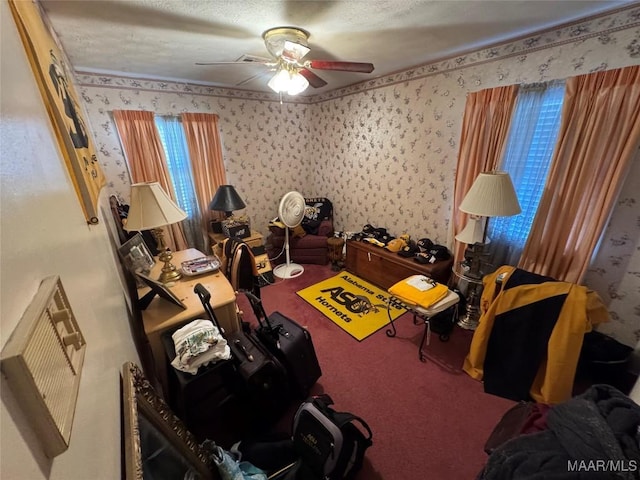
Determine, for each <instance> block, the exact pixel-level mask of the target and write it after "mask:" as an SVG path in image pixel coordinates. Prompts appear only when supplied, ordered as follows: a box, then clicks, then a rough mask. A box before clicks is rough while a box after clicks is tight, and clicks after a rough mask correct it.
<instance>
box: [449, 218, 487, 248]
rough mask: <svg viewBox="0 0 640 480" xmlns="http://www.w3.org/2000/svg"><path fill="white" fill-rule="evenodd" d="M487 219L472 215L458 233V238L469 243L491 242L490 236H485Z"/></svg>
mask: <svg viewBox="0 0 640 480" xmlns="http://www.w3.org/2000/svg"><path fill="white" fill-rule="evenodd" d="M485 221H486V219H485V218H484V217H479V216H476V215H473V216H470V217H469V219H468V220H467V224H466V225H465V227H464V228H463V229H462V231H461V232H460V233H459V234H458V235H456V240H458V241H459V242H462V243H466V244H467V245H473V244H475V243H489V239H488V238H484V239H483V237H484V226H485V225H484V223H485Z"/></svg>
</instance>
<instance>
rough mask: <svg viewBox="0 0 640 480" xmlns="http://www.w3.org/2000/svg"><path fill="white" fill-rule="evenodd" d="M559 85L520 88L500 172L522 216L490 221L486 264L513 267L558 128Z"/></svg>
mask: <svg viewBox="0 0 640 480" xmlns="http://www.w3.org/2000/svg"><path fill="white" fill-rule="evenodd" d="M563 96H564V81H554V82H548V83H543V84H532V85H523V86H521V87H520V90H519V91H518V98H517V100H516V106H515V110H514V113H513V119H512V121H511V127H510V129H509V137H508V140H507V146H506V148H505V153H504V156H503V160H502V164H501V166H500V170H504V171H506V172H509V175H510V176H511V180H512V181H513V185H514V187H515V190H516V194H517V196H518V201H519V202H520V207H521V208H522V212H521V213H520V214H519V215H515V216H512V217H494V218H491V219H489V225H488V228H487V232H488V237H489V238H490V239H491V243H490V245H489V247H490V249H489V250H490V252H491V257H490V258H489V259H488V261H489V263H491V264H493V265H495V266H500V265H514V266H515V265H517V264H518V260H519V259H520V255H521V254H522V250H523V248H524V245H525V242H526V241H527V237H528V236H529V231H530V230H531V225H532V224H533V218H534V217H535V214H536V210H537V209H538V204H539V203H540V197H542V191H543V189H544V185H545V183H546V180H547V175H548V173H549V166H550V164H551V156H552V155H553V149H554V147H555V144H556V141H557V138H558V131H559V128H560V109H561V107H562V98H563Z"/></svg>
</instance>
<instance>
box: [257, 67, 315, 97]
mask: <svg viewBox="0 0 640 480" xmlns="http://www.w3.org/2000/svg"><path fill="white" fill-rule="evenodd" d="M267 85H268V86H269V88H270V89H271V90H273V91H274V92H276V93H287V94H289V95H298V94H299V93H302V92H304V91H305V90H306V89H307V87H308V86H309V81H308V80H307V79H306V78H304V77H303V76H302V75H300V73H299V72H296V71H293V72H290V71H288V70H286V69H284V68H282V69H280V70H278V71H277V72H276V74H275V75H274V76H273V77H272V78H271V80H269V83H267Z"/></svg>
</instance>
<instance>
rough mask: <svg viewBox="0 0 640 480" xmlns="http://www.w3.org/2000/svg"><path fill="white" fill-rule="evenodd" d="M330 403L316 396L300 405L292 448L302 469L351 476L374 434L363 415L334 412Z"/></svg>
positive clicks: (329, 476) (329, 479)
mask: <svg viewBox="0 0 640 480" xmlns="http://www.w3.org/2000/svg"><path fill="white" fill-rule="evenodd" d="M332 404H333V400H331V397H329V396H328V395H319V396H315V397H311V398H310V399H308V400H307V401H305V402H303V403H302V405H300V407H299V408H298V410H297V412H296V414H295V417H294V420H293V444H294V448H295V451H296V454H297V455H298V456H299V459H300V463H301V464H302V467H303V468H304V470H305V471H307V472H310V474H312V475H313V476H314V477H316V478H318V479H326V480H345V479H353V478H355V475H356V473H357V472H358V471H359V470H360V469H361V468H362V462H363V460H364V454H365V451H366V449H367V448H369V447H370V446H371V445H372V444H373V442H372V437H373V434H372V433H371V429H370V428H369V425H367V423H366V422H365V421H364V420H363V419H362V418H360V417H357V416H356V415H353V414H352V413H347V412H336V411H335V410H334V409H333V408H331V407H330V405H332ZM357 424H359V426H360V427H361V428H359V427H358V426H357ZM363 429H364V431H363ZM364 432H366V434H365V433H364Z"/></svg>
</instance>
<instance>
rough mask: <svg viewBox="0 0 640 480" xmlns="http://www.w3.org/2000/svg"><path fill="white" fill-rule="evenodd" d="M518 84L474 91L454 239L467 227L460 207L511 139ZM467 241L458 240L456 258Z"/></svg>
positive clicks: (463, 142)
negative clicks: (478, 178)
mask: <svg viewBox="0 0 640 480" xmlns="http://www.w3.org/2000/svg"><path fill="white" fill-rule="evenodd" d="M517 92H518V86H517V85H509V86H506V87H498V88H491V89H486V90H480V91H479V92H473V93H470V94H469V95H468V96H467V103H466V106H465V111H464V118H463V121H462V133H461V135H460V150H459V152H458V165H457V167H456V181H455V190H454V196H453V212H452V217H451V218H452V222H451V224H452V225H451V230H452V238H453V237H455V236H456V235H457V234H458V233H460V231H461V230H462V229H463V228H464V227H465V224H466V220H467V214H466V213H463V212H461V211H460V210H459V209H458V207H459V206H460V204H461V203H462V200H463V199H464V196H465V195H466V194H467V192H468V191H469V189H470V188H471V185H473V182H474V180H475V179H476V177H477V176H478V174H479V173H480V172H485V171H490V170H495V169H496V166H497V165H498V162H499V161H500V158H501V156H502V151H503V148H504V145H505V142H506V139H507V132H508V129H509V122H510V120H511V112H512V111H513V106H514V105H515V100H516V94H517ZM464 248H465V246H464V244H463V243H461V242H456V244H455V248H454V252H453V253H454V258H455V261H456V262H458V261H460V259H461V258H462V255H463V252H464Z"/></svg>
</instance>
